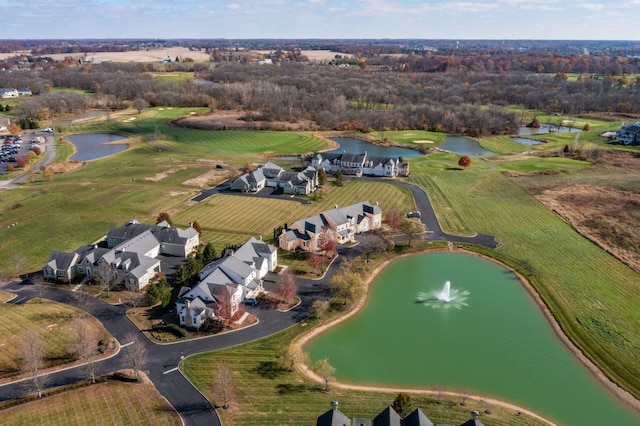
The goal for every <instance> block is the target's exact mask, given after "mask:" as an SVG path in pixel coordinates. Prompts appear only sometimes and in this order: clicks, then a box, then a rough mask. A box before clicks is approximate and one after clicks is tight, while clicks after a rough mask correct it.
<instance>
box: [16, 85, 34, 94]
mask: <svg viewBox="0 0 640 426" xmlns="http://www.w3.org/2000/svg"><path fill="white" fill-rule="evenodd" d="M17 90H18V96H31V95H33V93H31V89H29V88H28V87H18V89H17Z"/></svg>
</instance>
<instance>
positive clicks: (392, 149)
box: [329, 138, 423, 158]
mask: <svg viewBox="0 0 640 426" xmlns="http://www.w3.org/2000/svg"><path fill="white" fill-rule="evenodd" d="M331 140H332V141H335V142H337V143H339V144H340V148H338V149H335V150H333V151H329V152H330V153H332V154H333V153H336V154H337V153H343V152H346V153H347V154H362V153H364V152H365V151H366V152H367V154H368V155H371V156H374V157H402V158H411V157H422V155H423V154H422V153H421V152H420V151H417V150H415V149H411V148H402V147H399V146H380V145H375V144H372V143H370V142H366V141H363V140H362V139H355V138H331Z"/></svg>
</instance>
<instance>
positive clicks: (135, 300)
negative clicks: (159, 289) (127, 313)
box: [127, 293, 147, 315]
mask: <svg viewBox="0 0 640 426" xmlns="http://www.w3.org/2000/svg"><path fill="white" fill-rule="evenodd" d="M146 301H147V294H146V293H133V294H131V296H129V297H128V298H127V303H129V305H131V309H132V311H131V313H132V314H134V315H135V313H136V308H138V307H139V306H142V305H144V304H145V303H146Z"/></svg>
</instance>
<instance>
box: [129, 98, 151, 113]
mask: <svg viewBox="0 0 640 426" xmlns="http://www.w3.org/2000/svg"><path fill="white" fill-rule="evenodd" d="M133 106H134V108H135V109H137V110H138V114H140V113H141V112H142V110H143V109H145V108H147V107H148V106H149V102H147V100H146V99H145V98H135V99H134V100H133Z"/></svg>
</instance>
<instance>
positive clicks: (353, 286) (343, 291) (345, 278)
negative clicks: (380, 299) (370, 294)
mask: <svg viewBox="0 0 640 426" xmlns="http://www.w3.org/2000/svg"><path fill="white" fill-rule="evenodd" d="M351 267H352V265H351V264H350V263H349V262H347V261H345V262H343V263H342V265H341V266H340V270H339V271H338V272H336V273H335V274H334V275H333V277H331V282H330V284H329V288H330V290H331V291H332V292H333V294H334V296H335V297H337V298H339V299H342V304H343V305H346V304H347V303H348V302H350V301H351V300H353V299H354V298H356V297H358V296H359V295H360V294H362V292H363V291H364V285H363V283H362V278H361V277H360V274H358V273H357V272H353V271H352V270H351Z"/></svg>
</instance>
